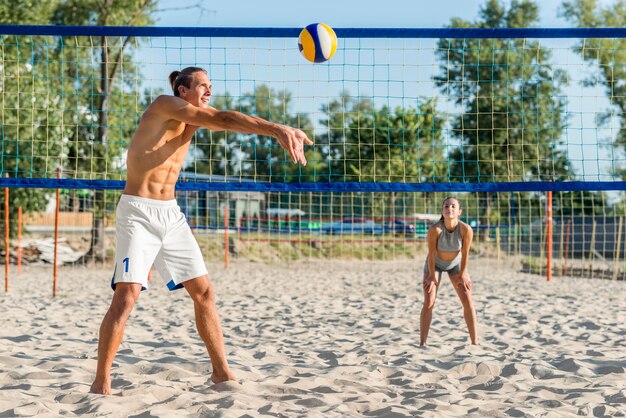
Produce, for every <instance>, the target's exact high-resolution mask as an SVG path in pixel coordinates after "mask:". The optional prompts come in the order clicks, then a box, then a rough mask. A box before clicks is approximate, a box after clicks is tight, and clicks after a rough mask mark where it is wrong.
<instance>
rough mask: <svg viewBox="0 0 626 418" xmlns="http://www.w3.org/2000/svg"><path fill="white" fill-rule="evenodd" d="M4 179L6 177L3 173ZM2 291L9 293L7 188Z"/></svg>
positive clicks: (6, 196)
mask: <svg viewBox="0 0 626 418" xmlns="http://www.w3.org/2000/svg"><path fill="white" fill-rule="evenodd" d="M4 177H8V174H6V173H5V175H4ZM4 248H5V254H4V291H5V292H8V291H9V188H8V187H5V188H4Z"/></svg>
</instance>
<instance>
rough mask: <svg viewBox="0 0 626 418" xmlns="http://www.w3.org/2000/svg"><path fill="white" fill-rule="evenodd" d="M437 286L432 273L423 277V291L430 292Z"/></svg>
mask: <svg viewBox="0 0 626 418" xmlns="http://www.w3.org/2000/svg"><path fill="white" fill-rule="evenodd" d="M436 288H437V281H436V279H435V275H434V274H432V273H431V274H428V276H426V277H425V278H424V292H426V293H430V292H432V291H433V290H435V289H436Z"/></svg>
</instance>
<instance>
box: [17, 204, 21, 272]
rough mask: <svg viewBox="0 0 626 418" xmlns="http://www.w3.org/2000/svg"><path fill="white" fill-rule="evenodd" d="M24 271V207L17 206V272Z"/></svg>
mask: <svg viewBox="0 0 626 418" xmlns="http://www.w3.org/2000/svg"><path fill="white" fill-rule="evenodd" d="M21 271H22V207H21V206H18V207H17V274H20V272H21Z"/></svg>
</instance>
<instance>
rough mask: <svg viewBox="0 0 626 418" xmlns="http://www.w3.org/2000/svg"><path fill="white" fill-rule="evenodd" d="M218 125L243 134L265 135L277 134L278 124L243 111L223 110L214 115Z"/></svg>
mask: <svg viewBox="0 0 626 418" xmlns="http://www.w3.org/2000/svg"><path fill="white" fill-rule="evenodd" d="M216 118H217V120H218V124H219V126H220V127H221V128H222V129H224V130H228V131H234V132H239V133H244V134H258V135H267V136H273V137H276V136H278V131H279V129H280V125H278V124H276V123H273V122H269V121H266V120H265V119H262V118H259V117H257V116H249V115H244V114H243V113H240V112H236V111H232V110H224V111H221V112H219V114H218V115H216Z"/></svg>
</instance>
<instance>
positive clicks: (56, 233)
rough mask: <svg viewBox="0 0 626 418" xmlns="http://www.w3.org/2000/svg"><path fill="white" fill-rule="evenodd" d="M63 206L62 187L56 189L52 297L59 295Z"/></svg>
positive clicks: (58, 173) (59, 172) (58, 176)
mask: <svg viewBox="0 0 626 418" xmlns="http://www.w3.org/2000/svg"><path fill="white" fill-rule="evenodd" d="M56 175H57V179H58V178H60V177H61V170H60V169H58V168H57V171H56ZM60 206H61V189H59V188H57V189H56V208H55V209H54V263H53V266H52V268H53V270H52V277H53V280H52V297H56V295H57V275H58V269H57V264H58V254H59V211H60Z"/></svg>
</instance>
